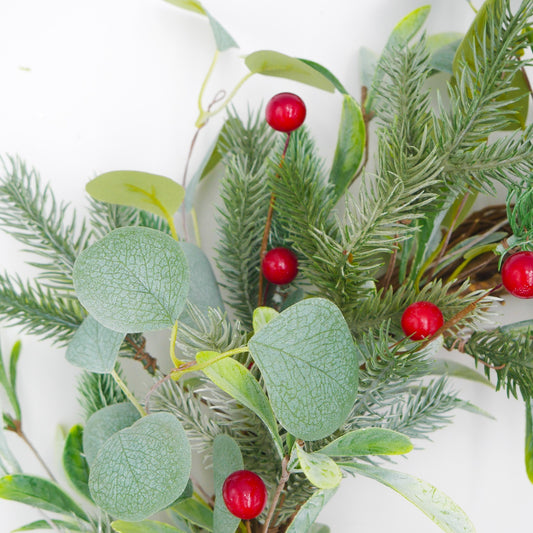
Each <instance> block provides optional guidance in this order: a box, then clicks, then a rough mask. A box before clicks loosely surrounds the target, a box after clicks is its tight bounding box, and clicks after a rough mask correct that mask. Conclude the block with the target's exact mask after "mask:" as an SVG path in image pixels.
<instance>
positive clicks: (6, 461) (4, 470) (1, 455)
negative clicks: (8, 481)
mask: <svg viewBox="0 0 533 533" xmlns="http://www.w3.org/2000/svg"><path fill="white" fill-rule="evenodd" d="M20 471H21V468H20V465H19V464H18V462H17V460H16V459H15V456H14V455H13V453H12V452H11V450H10V448H9V446H8V444H7V440H6V437H5V435H4V429H3V428H2V427H1V426H0V475H3V474H12V473H15V472H20Z"/></svg>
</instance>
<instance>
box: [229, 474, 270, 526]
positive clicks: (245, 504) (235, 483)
mask: <svg viewBox="0 0 533 533" xmlns="http://www.w3.org/2000/svg"><path fill="white" fill-rule="evenodd" d="M222 498H223V499H224V503H225V504H226V507H227V508H228V511H229V512H230V513H231V514H232V515H235V516H236V517H238V518H240V519H241V520H252V519H253V518H257V517H258V516H259V515H260V514H261V513H262V511H263V509H264V508H265V504H266V501H267V490H266V487H265V484H264V483H263V480H262V479H261V478H260V477H259V476H258V475H257V474H255V473H254V472H250V470H237V471H236V472H233V474H230V475H229V476H228V477H227V478H226V481H224V485H223V486H222Z"/></svg>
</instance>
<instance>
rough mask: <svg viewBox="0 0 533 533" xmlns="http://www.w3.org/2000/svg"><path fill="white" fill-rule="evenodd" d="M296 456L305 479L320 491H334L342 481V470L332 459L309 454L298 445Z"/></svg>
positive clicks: (321, 455)
mask: <svg viewBox="0 0 533 533" xmlns="http://www.w3.org/2000/svg"><path fill="white" fill-rule="evenodd" d="M296 455H297V456H298V460H299V461H300V467H301V469H302V471H303V473H304V474H305V477H306V478H307V479H308V480H309V481H310V482H311V483H312V484H313V485H314V486H315V487H318V488H319V489H334V488H335V487H338V486H339V484H340V482H341V481H342V472H341V469H340V468H339V467H338V466H337V463H335V461H334V460H333V459H331V457H328V456H327V455H323V454H321V453H307V452H306V451H305V450H304V449H303V447H302V446H300V445H299V444H298V443H296Z"/></svg>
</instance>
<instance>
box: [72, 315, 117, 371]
mask: <svg viewBox="0 0 533 533" xmlns="http://www.w3.org/2000/svg"><path fill="white" fill-rule="evenodd" d="M123 339H124V334H123V333H118V332H116V331H113V330H111V329H108V328H106V327H105V326H102V324H100V322H98V321H96V320H95V319H94V318H93V317H92V316H90V315H89V316H88V317H86V318H85V319H84V321H83V322H82V323H81V325H80V327H79V328H78V329H77V330H76V333H74V336H73V337H72V340H71V341H70V342H69V345H68V347H67V353H66V359H67V361H68V362H69V363H72V364H73V365H75V366H79V367H81V368H84V369H85V370H88V371H89V372H95V373H97V374H108V373H109V372H111V371H112V370H113V369H114V368H115V363H116V360H117V357H118V352H119V350H120V346H121V344H122V341H123Z"/></svg>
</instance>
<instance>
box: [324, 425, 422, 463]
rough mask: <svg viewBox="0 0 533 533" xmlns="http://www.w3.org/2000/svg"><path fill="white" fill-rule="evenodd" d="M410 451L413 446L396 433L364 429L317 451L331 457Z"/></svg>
mask: <svg viewBox="0 0 533 533" xmlns="http://www.w3.org/2000/svg"><path fill="white" fill-rule="evenodd" d="M412 449H413V444H412V443H411V441H410V439H409V438H408V437H406V436H405V435H402V434H401V433H398V432H397V431H392V430H391V429H382V428H366V429H357V430H355V431H350V432H348V433H345V434H344V435H342V436H341V437H339V438H338V439H336V440H334V441H333V442H330V443H329V444H328V445H327V446H325V447H324V448H322V449H321V450H319V451H320V453H323V454H326V455H330V456H332V457H356V456H358V455H403V454H404V453H409V452H410V451H411V450H412Z"/></svg>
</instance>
